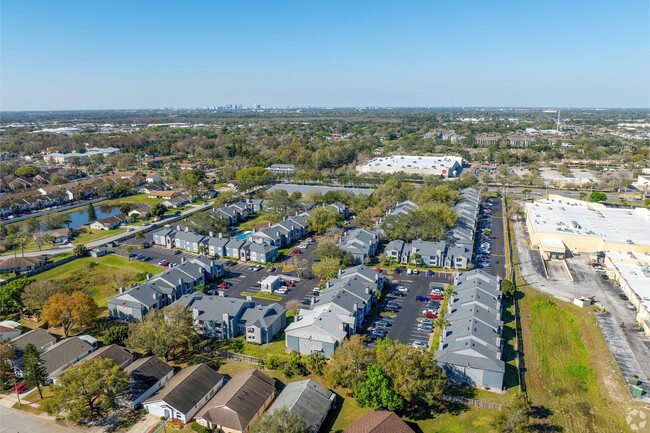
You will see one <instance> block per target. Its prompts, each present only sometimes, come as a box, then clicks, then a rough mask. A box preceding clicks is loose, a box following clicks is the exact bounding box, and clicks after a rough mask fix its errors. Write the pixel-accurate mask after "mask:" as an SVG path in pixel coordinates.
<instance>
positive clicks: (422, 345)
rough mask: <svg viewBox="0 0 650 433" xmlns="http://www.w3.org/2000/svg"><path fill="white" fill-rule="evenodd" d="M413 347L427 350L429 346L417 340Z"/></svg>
mask: <svg viewBox="0 0 650 433" xmlns="http://www.w3.org/2000/svg"><path fill="white" fill-rule="evenodd" d="M413 347H415V348H417V349H426V348H427V344H426V343H424V342H422V341H419V340H416V341H414V342H413Z"/></svg>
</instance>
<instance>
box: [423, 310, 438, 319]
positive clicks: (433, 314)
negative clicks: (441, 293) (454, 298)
mask: <svg viewBox="0 0 650 433" xmlns="http://www.w3.org/2000/svg"><path fill="white" fill-rule="evenodd" d="M424 317H426V318H428V319H435V318H436V317H438V315H437V314H435V313H429V312H426V313H424Z"/></svg>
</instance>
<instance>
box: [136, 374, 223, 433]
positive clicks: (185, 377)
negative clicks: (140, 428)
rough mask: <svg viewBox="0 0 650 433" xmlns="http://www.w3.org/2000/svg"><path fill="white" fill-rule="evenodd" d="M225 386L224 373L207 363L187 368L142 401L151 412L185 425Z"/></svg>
mask: <svg viewBox="0 0 650 433" xmlns="http://www.w3.org/2000/svg"><path fill="white" fill-rule="evenodd" d="M222 385H223V375H221V374H219V373H217V372H216V371H214V370H213V369H212V368H210V367H208V366H207V365H205V364H196V365H192V366H191V367H185V368H184V369H182V370H181V371H180V372H178V374H176V375H175V376H174V377H172V378H171V379H170V380H169V382H167V383H166V384H165V386H163V387H162V388H160V389H159V390H158V391H157V392H156V393H155V394H154V395H152V396H151V397H149V398H148V399H146V400H145V401H144V403H142V405H143V406H144V409H145V410H146V411H147V412H148V413H152V414H154V415H158V416H164V417H165V418H172V419H176V420H179V421H180V422H182V423H184V424H186V423H188V422H189V421H190V420H191V419H192V418H193V417H194V414H195V413H197V411H198V410H199V409H201V408H202V407H203V405H204V404H206V402H207V401H208V400H210V398H211V397H212V396H214V395H215V393H216V392H217V391H218V390H219V389H220V388H221V386H222Z"/></svg>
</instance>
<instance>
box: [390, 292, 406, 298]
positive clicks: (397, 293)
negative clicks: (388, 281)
mask: <svg viewBox="0 0 650 433" xmlns="http://www.w3.org/2000/svg"><path fill="white" fill-rule="evenodd" d="M393 296H399V297H400V298H403V297H404V296H406V292H400V291H395V292H393Z"/></svg>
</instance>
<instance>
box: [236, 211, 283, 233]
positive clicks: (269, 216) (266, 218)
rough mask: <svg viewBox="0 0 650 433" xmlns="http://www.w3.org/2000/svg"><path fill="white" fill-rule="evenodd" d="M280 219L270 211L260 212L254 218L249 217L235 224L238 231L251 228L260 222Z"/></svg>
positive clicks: (275, 221) (271, 221)
mask: <svg viewBox="0 0 650 433" xmlns="http://www.w3.org/2000/svg"><path fill="white" fill-rule="evenodd" d="M279 221H280V219H279V218H278V217H277V215H275V214H272V213H262V214H260V215H258V216H256V217H255V218H252V219H249V220H246V221H244V222H243V223H241V224H239V225H238V226H237V230H239V231H240V232H245V231H247V230H252V229H253V228H252V227H253V225H254V224H262V223H269V222H270V223H277V222H279Z"/></svg>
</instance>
